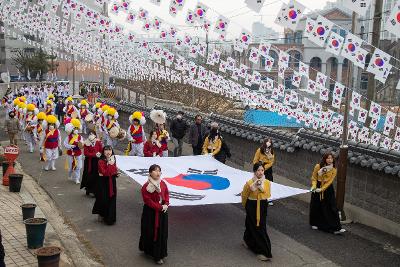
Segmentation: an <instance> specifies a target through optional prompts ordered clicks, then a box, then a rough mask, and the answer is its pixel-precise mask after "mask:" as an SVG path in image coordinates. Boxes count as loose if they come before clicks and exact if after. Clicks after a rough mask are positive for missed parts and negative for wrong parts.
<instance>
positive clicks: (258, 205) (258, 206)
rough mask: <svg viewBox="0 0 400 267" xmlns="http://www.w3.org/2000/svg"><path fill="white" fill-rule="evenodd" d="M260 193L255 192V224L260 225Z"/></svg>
mask: <svg viewBox="0 0 400 267" xmlns="http://www.w3.org/2000/svg"><path fill="white" fill-rule="evenodd" d="M260 213H261V211H260V194H257V213H256V219H257V226H260V218H261V215H260Z"/></svg>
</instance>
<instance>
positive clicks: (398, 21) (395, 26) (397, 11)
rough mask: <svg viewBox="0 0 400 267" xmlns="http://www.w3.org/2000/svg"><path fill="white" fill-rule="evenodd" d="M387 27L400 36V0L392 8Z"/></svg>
mask: <svg viewBox="0 0 400 267" xmlns="http://www.w3.org/2000/svg"><path fill="white" fill-rule="evenodd" d="M385 29H386V30H387V31H388V32H390V33H392V34H394V35H396V36H397V37H400V1H397V2H396V4H395V5H394V7H393V8H392V12H391V13H390V16H389V19H388V20H387V21H386V25H385Z"/></svg>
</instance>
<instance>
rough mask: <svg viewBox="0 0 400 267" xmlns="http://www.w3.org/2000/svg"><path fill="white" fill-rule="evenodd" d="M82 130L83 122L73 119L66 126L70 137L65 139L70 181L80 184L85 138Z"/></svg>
mask: <svg viewBox="0 0 400 267" xmlns="http://www.w3.org/2000/svg"><path fill="white" fill-rule="evenodd" d="M81 130H82V126H81V122H80V121H79V120H78V119H71V121H70V122H69V123H67V124H66V125H65V131H66V132H67V134H68V136H67V137H66V138H65V139H64V147H65V148H66V149H67V155H68V179H69V180H73V181H74V182H75V183H76V184H79V183H80V181H79V176H80V170H81V168H82V148H83V138H82V136H81V135H80V134H79V132H80V131H81Z"/></svg>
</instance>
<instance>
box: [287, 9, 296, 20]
mask: <svg viewBox="0 0 400 267" xmlns="http://www.w3.org/2000/svg"><path fill="white" fill-rule="evenodd" d="M288 14H289V18H290V19H296V18H297V12H296V10H294V9H291V10H289V13H288Z"/></svg>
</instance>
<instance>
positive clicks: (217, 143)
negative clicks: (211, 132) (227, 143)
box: [203, 136, 222, 156]
mask: <svg viewBox="0 0 400 267" xmlns="http://www.w3.org/2000/svg"><path fill="white" fill-rule="evenodd" d="M221 146H222V141H221V138H220V137H218V138H216V139H214V142H213V141H211V140H210V139H209V137H208V136H207V137H206V139H205V140H204V144H203V154H204V155H205V154H208V153H209V152H208V149H210V150H211V154H212V155H213V156H215V155H217V154H218V153H219V151H220V150H221Z"/></svg>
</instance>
